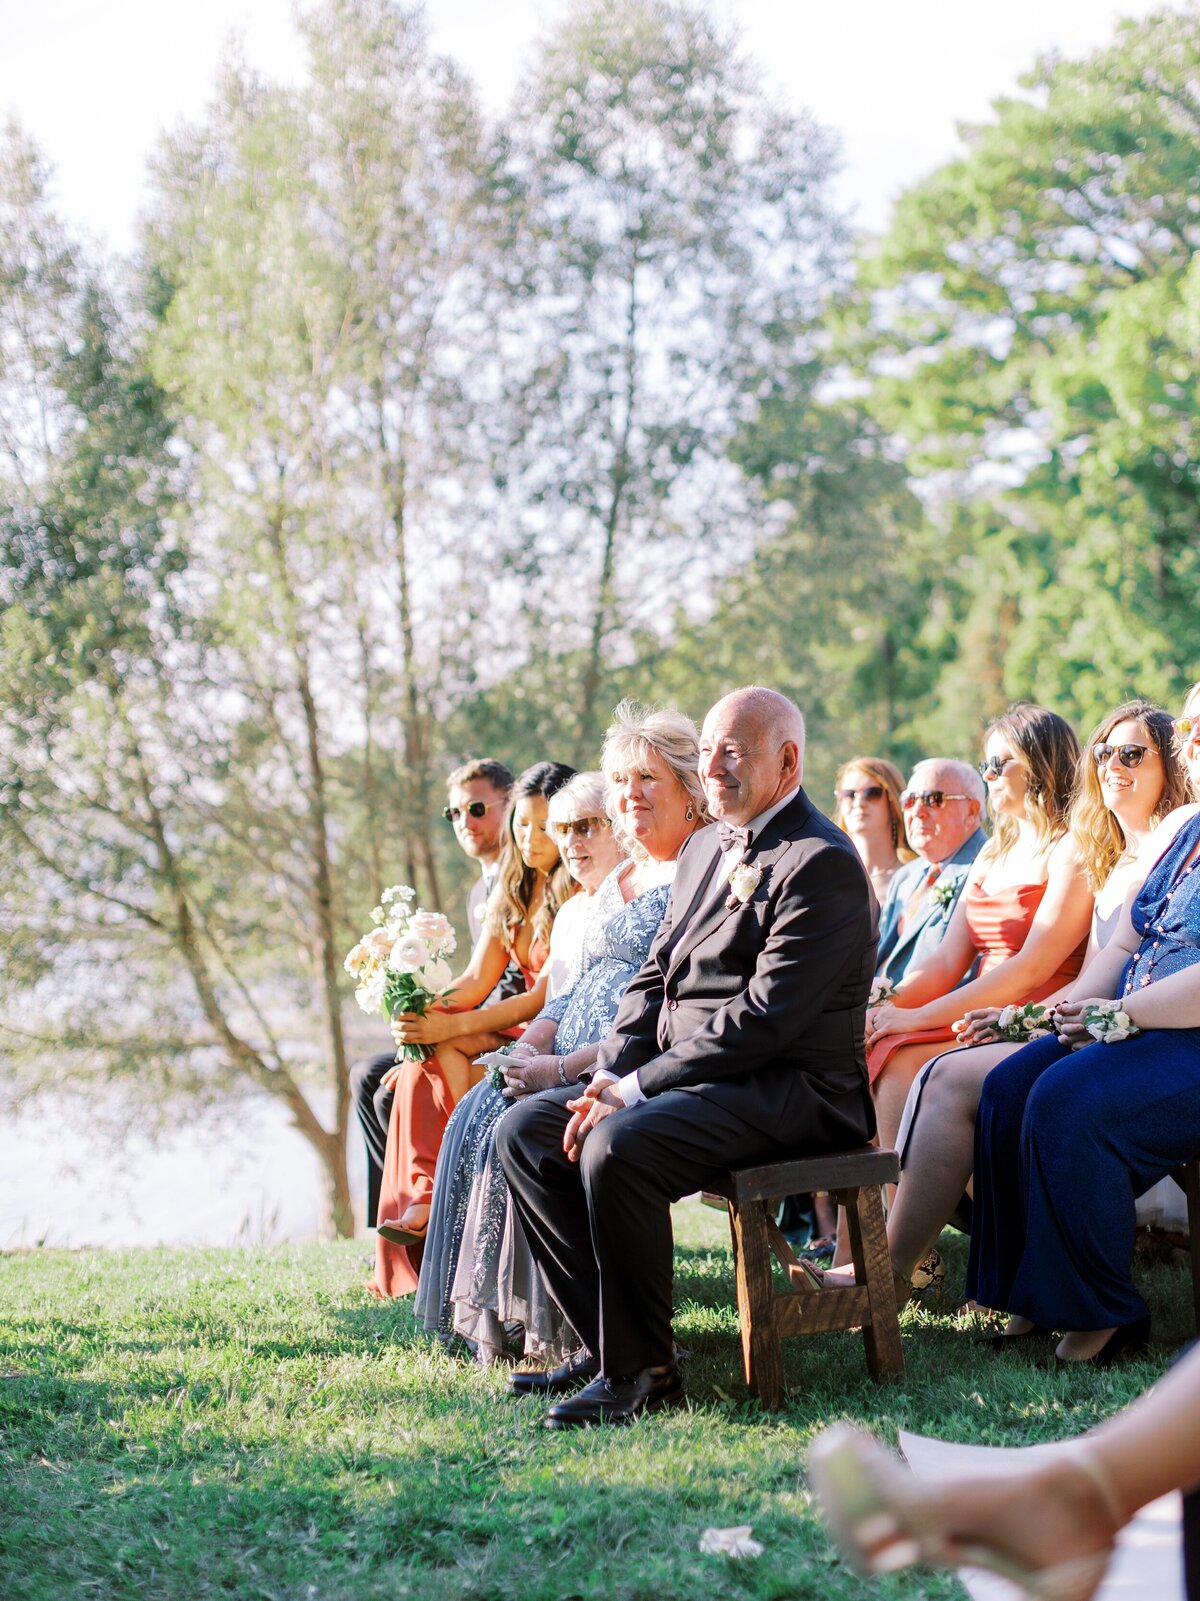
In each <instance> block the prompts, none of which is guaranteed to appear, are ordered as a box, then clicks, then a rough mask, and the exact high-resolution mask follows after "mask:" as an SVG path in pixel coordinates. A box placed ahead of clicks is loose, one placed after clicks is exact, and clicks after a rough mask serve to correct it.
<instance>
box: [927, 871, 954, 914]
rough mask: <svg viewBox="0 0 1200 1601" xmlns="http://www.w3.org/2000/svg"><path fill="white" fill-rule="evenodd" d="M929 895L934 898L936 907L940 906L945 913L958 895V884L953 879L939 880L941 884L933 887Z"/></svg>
mask: <svg viewBox="0 0 1200 1601" xmlns="http://www.w3.org/2000/svg"><path fill="white" fill-rule="evenodd" d="M929 893H930V895H931V896H932V898H933V903H934V905H935V906H940V907H941V909H942V910H943V911H945V910H946V908H947V906H949V905H950V903H951V901H952V900H953V899H954V897H955V896H956V895H957V894H958V882H957V880H956V879H953V878H948V879H945V880H944V881H943V880H939V882H938V883H936V884H935V885H934V886H933V888H932V889H931V890H930V891H929Z"/></svg>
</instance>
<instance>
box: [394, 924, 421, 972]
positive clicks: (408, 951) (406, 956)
mask: <svg viewBox="0 0 1200 1601" xmlns="http://www.w3.org/2000/svg"><path fill="white" fill-rule="evenodd" d="M428 960H429V951H428V950H427V948H426V945H425V941H424V940H423V939H420V938H418V936H417V935H416V934H406V935H405V936H404V938H403V939H398V940H397V941H396V943H395V944H394V945H393V946H392V950H391V954H390V955H389V957H388V960H387V964H388V966H389V967H390V968H391V970H392V972H393V973H415V972H416V971H417V969H418V968H420V967H424V966H425V963H426V962H427V961H428Z"/></svg>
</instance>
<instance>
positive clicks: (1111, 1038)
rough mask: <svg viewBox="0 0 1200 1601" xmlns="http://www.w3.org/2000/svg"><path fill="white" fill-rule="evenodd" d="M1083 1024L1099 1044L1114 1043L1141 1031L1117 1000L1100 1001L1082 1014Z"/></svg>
mask: <svg viewBox="0 0 1200 1601" xmlns="http://www.w3.org/2000/svg"><path fill="white" fill-rule="evenodd" d="M1083 1026H1084V1028H1086V1029H1087V1031H1088V1033H1089V1034H1090V1035H1091V1036H1092V1038H1093V1039H1094V1040H1099V1042H1100V1044H1101V1045H1115V1044H1116V1043H1117V1041H1118V1040H1127V1039H1130V1038H1132V1036H1133V1035H1134V1034H1140V1033H1141V1032H1142V1031H1141V1029H1140V1028H1139V1027H1138V1026H1137V1024H1136V1023H1135V1022H1134V1021H1133V1019H1132V1018H1131V1017H1130V1015H1129V1013H1128V1012H1126V1011H1124V1010H1123V1009H1122V1007H1121V1005H1120V1004H1119V1002H1117V1001H1100V1002H1098V1003H1097V1004H1096V1005H1095V1006H1089V1007H1088V1009H1087V1011H1086V1012H1085V1013H1084V1014H1083Z"/></svg>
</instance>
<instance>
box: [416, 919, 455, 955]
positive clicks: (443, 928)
mask: <svg viewBox="0 0 1200 1601" xmlns="http://www.w3.org/2000/svg"><path fill="white" fill-rule="evenodd" d="M408 927H409V932H410V933H413V934H416V935H417V936H418V937H419V938H421V939H423V940H424V941H425V943H426V945H428V946H429V948H430V950H432V951H436V952H437V953H438V955H439V956H449V955H450V953H451V952H452V951H453V950H454V946H455V938H454V926H453V924H452V923H451V921H450V919H449V918H448V917H443V915H442V914H441V912H414V913H413V915H412V916H411V917H410V918H409V922H408Z"/></svg>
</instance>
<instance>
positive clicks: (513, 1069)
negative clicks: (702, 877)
mask: <svg viewBox="0 0 1200 1601" xmlns="http://www.w3.org/2000/svg"><path fill="white" fill-rule="evenodd" d="M696 754H697V741H696V732H695V728H694V726H693V725H692V723H691V722H690V721H689V720H688V719H687V718H685V717H682V716H681V715H680V714H678V713H674V712H663V711H651V712H646V711H643V710H642V709H641V708H639V707H632V706H626V705H623V706H620V707H618V708H617V712H616V714H615V721H614V723H613V725H612V726H611V727H610V729H609V730H608V734H607V736H606V738H605V744H604V752H603V757H602V762H603V767H604V776H605V779H606V781H607V785H608V794H609V811H610V815H613V816H614V819H615V821H616V822H617V824H618V825H619V826H620V829H621V831H622V833H623V835H624V837H625V838H626V839H627V840H628V843H629V848H630V854H631V855H632V856H633V858H634V860H633V861H632V862H630V863H628V864H626V865H625V866H624V867H622V868H620V869H618V870H617V871H616V872H615V873H613V874H610V876H609V878H608V879H606V880H605V882H604V884H603V885H602V886H601V888H600V890H599V891H597V894H596V896H595V904H594V907H593V908H592V914H591V916H590V918H589V922H588V927H587V930H586V932H585V935H584V946H583V952H582V960H581V967H580V972H579V975H578V977H577V979H576V981H575V983H574V984H572V985H571V987H570V988H569V989H568V990H564V991H562V992H561V993H560V994H559V995H558V997H556V999H555V1001H554V1002H552V1003H551V1005H550V1006H548V1007H546V1008H545V1009H544V1010H543V1012H542V1013H541V1014H540V1016H539V1017H537V1018H535V1019H534V1021H533V1022H532V1023H531V1024H530V1025H529V1028H528V1029H527V1030H526V1033H525V1036H524V1037H523V1039H522V1041H521V1042H520V1045H519V1046H518V1049H517V1051H516V1052H514V1053H513V1054H512V1056H510V1057H509V1058H508V1059H507V1061H506V1063H505V1071H506V1080H507V1088H506V1091H505V1094H504V1095H501V1094H500V1093H499V1092H498V1091H496V1090H494V1089H493V1088H492V1086H491V1085H490V1084H489V1083H488V1082H487V1081H486V1080H485V1082H484V1083H483V1084H482V1085H479V1086H477V1087H476V1088H475V1089H474V1090H472V1091H471V1093H470V1094H469V1095H468V1096H467V1097H466V1098H465V1099H464V1101H463V1102H462V1105H461V1107H460V1108H458V1109H457V1110H456V1112H455V1117H454V1119H452V1122H451V1129H450V1130H448V1131H447V1144H444V1145H443V1148H442V1149H443V1157H442V1158H440V1159H439V1163H438V1172H437V1178H436V1180H435V1190H434V1202H433V1216H432V1218H431V1223H430V1235H429V1241H428V1243H427V1245H426V1251H425V1262H424V1265H423V1267H422V1273H421V1283H420V1285H419V1286H418V1289H417V1301H416V1309H417V1313H418V1315H419V1316H420V1317H421V1318H422V1319H423V1321H424V1323H425V1326H426V1327H427V1328H429V1329H436V1330H438V1331H439V1332H441V1333H443V1334H448V1333H449V1332H450V1330H451V1329H453V1330H455V1331H456V1332H458V1333H459V1334H461V1335H462V1336H463V1337H464V1338H466V1339H468V1340H469V1341H470V1342H471V1343H472V1344H473V1345H474V1347H475V1349H476V1351H477V1353H478V1355H479V1356H480V1357H481V1359H483V1360H489V1359H491V1358H494V1357H495V1356H497V1355H499V1354H501V1353H502V1352H503V1351H504V1350H505V1349H506V1347H507V1346H508V1345H509V1343H510V1341H509V1334H510V1332H511V1330H512V1327H513V1326H514V1325H517V1324H519V1325H522V1326H523V1327H524V1329H525V1336H526V1339H525V1344H526V1350H527V1352H528V1353H529V1354H533V1355H538V1356H541V1357H543V1358H545V1359H546V1360H549V1361H555V1360H558V1358H559V1356H560V1355H561V1354H562V1353H563V1352H564V1351H565V1350H567V1349H569V1348H571V1347H572V1346H573V1345H574V1344H575V1343H577V1342H576V1341H575V1340H574V1338H573V1336H572V1334H571V1332H570V1330H568V1329H567V1328H566V1326H565V1325H564V1324H563V1322H562V1319H561V1317H560V1315H559V1313H558V1310H557V1308H556V1307H555V1306H554V1305H553V1303H552V1302H551V1301H550V1299H549V1297H548V1296H547V1295H546V1293H545V1291H544V1289H543V1288H542V1284H541V1279H540V1276H539V1275H538V1273H537V1270H536V1268H535V1267H534V1264H533V1260H532V1257H531V1256H530V1254H529V1250H528V1247H527V1245H526V1244H525V1240H524V1237H523V1235H522V1234H521V1232H520V1229H519V1227H518V1226H517V1225H516V1224H515V1221H514V1220H513V1218H512V1217H511V1212H510V1208H509V1206H508V1189H507V1184H506V1182H505V1179H504V1174H503V1171H502V1169H501V1167H500V1164H499V1162H498V1161H494V1160H493V1159H492V1154H493V1148H494V1138H495V1131H496V1127H497V1126H498V1124H499V1121H500V1119H501V1118H502V1117H503V1116H504V1114H505V1112H506V1111H507V1110H508V1108H509V1107H510V1106H511V1105H512V1103H513V1098H515V1097H516V1096H519V1095H523V1094H530V1093H537V1092H538V1091H541V1090H545V1089H551V1088H556V1087H558V1086H559V1085H561V1084H569V1083H573V1082H576V1081H578V1079H579V1078H580V1077H581V1075H582V1074H583V1073H585V1072H587V1071H588V1070H589V1069H590V1068H591V1066H592V1065H593V1063H594V1062H595V1059H596V1053H597V1051H598V1049H599V1046H600V1042H601V1041H602V1040H603V1038H604V1037H605V1035H606V1034H607V1033H608V1031H609V1029H610V1027H611V1025H612V1022H613V1020H614V1018H615V1016H616V1011H617V1007H618V1005H619V1003H620V999H621V996H622V995H623V994H624V992H625V989H626V987H627V985H628V983H629V981H630V979H631V978H632V977H633V975H634V974H635V973H636V972H637V970H638V968H639V967H640V966H641V965H642V962H643V961H644V960H645V957H646V955H647V953H648V951H649V949H650V944H651V942H652V940H653V938H654V935H655V933H656V931H657V929H658V925H659V923H660V921H661V919H662V914H663V911H664V910H665V908H666V903H667V897H668V893H669V884H670V879H671V878H672V877H673V875H674V862H675V857H676V855H677V854H678V852H679V850H680V848H681V846H682V845H683V843H684V841H685V840H686V839H687V838H688V836H689V835H690V834H691V833H692V832H693V830H694V829H696V828H698V827H700V826H702V824H703V822H704V821H705V820H706V819H705V814H704V807H703V796H702V794H701V792H700V786H699V780H698V779H697V777H696V771H695V767H696ZM569 789H570V786H567V790H569ZM567 790H564V792H563V793H564V795H565V794H566V793H567ZM570 851H571V843H570V840H569V839H566V838H564V854H565V855H566V859H567V861H568V864H570V860H571V857H570ZM455 1121H459V1122H460V1123H461V1132H460V1134H459V1137H458V1138H456V1139H455V1141H454V1146H453V1148H451V1147H450V1146H449V1139H450V1134H451V1132H452V1131H453V1130H454V1123H455Z"/></svg>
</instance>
